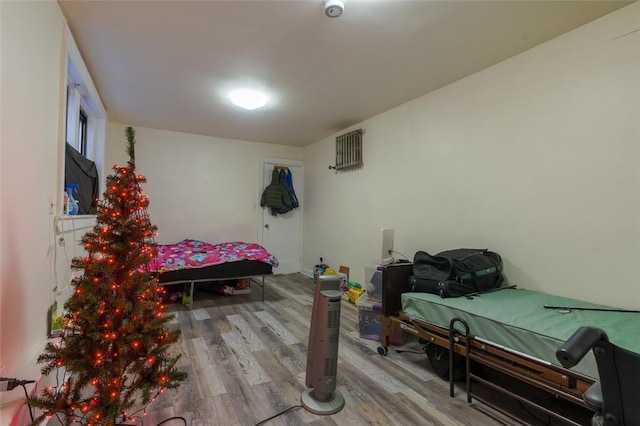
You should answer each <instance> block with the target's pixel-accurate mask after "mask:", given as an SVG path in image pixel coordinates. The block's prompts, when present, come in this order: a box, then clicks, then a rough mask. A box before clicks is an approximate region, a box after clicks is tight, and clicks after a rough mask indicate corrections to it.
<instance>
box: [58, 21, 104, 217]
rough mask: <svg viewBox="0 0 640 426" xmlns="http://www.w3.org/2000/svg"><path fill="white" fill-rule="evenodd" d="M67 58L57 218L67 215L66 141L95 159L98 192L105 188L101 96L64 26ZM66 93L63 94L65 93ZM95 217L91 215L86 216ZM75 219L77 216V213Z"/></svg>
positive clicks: (89, 157) (59, 153)
mask: <svg viewBox="0 0 640 426" xmlns="http://www.w3.org/2000/svg"><path fill="white" fill-rule="evenodd" d="M64 38H65V46H66V58H65V59H66V60H65V61H64V63H65V66H64V76H63V77H64V79H63V80H62V81H63V82H64V84H63V87H61V95H62V96H61V107H62V108H63V110H64V111H65V112H66V114H65V120H64V122H63V123H62V129H61V131H60V134H61V137H60V144H59V150H58V155H59V158H58V160H59V161H58V164H59V168H58V178H57V181H58V188H61V190H60V191H58V192H59V194H60V195H59V199H58V203H57V205H58V206H59V207H58V208H57V209H56V210H57V214H58V217H59V218H62V219H65V218H68V216H67V215H63V214H62V212H63V206H62V204H63V200H62V198H63V197H62V188H64V175H65V154H64V153H65V144H66V143H69V144H70V145H71V146H73V147H74V148H75V149H77V150H78V151H80V153H81V154H82V155H84V156H85V157H86V158H88V159H90V160H91V161H94V162H95V163H96V167H97V169H98V177H99V180H100V189H99V191H100V193H102V192H103V190H104V171H105V152H106V129H107V114H106V110H105V108H104V106H103V104H102V100H101V99H100V95H99V94H98V91H97V89H96V87H95V85H94V83H93V80H92V78H91V75H90V74H89V71H88V69H87V67H86V65H85V62H84V60H83V58H82V55H81V54H80V51H79V50H78V47H77V45H76V43H75V40H74V38H73V35H72V34H71V31H70V30H69V28H68V27H66V28H65V37H64ZM65 92H66V96H64V93H65ZM80 111H82V112H83V113H84V114H85V116H86V127H85V128H84V129H81V116H80ZM82 130H83V133H84V140H83V141H81V138H80V135H81V131H82ZM86 216H90V217H91V218H94V217H95V216H93V215H86ZM74 218H76V219H78V216H75V217H74Z"/></svg>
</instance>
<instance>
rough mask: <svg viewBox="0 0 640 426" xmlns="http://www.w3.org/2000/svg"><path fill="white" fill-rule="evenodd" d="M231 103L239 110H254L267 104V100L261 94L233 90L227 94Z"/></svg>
mask: <svg viewBox="0 0 640 426" xmlns="http://www.w3.org/2000/svg"><path fill="white" fill-rule="evenodd" d="M229 99H230V100H231V103H232V104H234V105H236V106H239V107H240V108H244V109H248V110H250V111H251V110H254V109H258V108H262V107H263V106H265V105H266V104H267V98H266V97H265V96H264V95H263V94H262V93H258V92H255V91H253V90H247V89H242V90H235V91H233V92H231V93H229Z"/></svg>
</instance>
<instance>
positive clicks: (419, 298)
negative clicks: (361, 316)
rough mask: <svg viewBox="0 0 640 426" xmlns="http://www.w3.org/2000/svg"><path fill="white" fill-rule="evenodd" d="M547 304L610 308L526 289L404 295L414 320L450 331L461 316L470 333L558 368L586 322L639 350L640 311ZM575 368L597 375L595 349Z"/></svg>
mask: <svg viewBox="0 0 640 426" xmlns="http://www.w3.org/2000/svg"><path fill="white" fill-rule="evenodd" d="M545 304H547V305H557V306H582V307H589V308H608V309H611V308H609V307H607V306H603V305H596V304H592V303H587V302H582V301H578V300H575V299H569V298H565V297H560V296H553V295H550V294H546V293H541V292H536V291H532V290H525V289H504V290H500V291H494V292H491V293H486V294H482V295H480V296H474V297H473V298H472V299H467V298H466V297H458V298H447V299H443V298H441V297H440V296H438V295H435V294H429V293H403V294H402V310H403V312H404V313H405V314H406V315H408V316H409V317H411V318H414V319H418V320H421V321H424V322H427V323H430V324H433V325H436V326H439V327H444V328H447V329H448V328H449V322H450V320H451V319H452V318H461V319H463V320H465V321H466V322H467V324H469V328H470V332H471V334H472V335H474V336H478V337H479V338H481V339H483V340H486V341H488V342H491V343H493V344H495V345H497V346H500V347H504V348H507V349H509V350H511V351H516V352H519V353H522V354H525V355H528V356H531V357H534V358H536V359H538V360H542V361H545V362H548V363H551V364H553V365H557V366H558V367H560V363H559V362H558V360H557V359H556V356H555V352H556V350H557V349H558V348H559V347H560V346H561V345H562V344H563V343H564V342H565V341H566V340H567V339H568V338H569V337H570V336H571V335H572V334H573V333H574V332H575V331H576V330H577V329H578V328H579V327H580V326H583V325H591V326H595V327H599V328H601V329H603V330H604V331H605V332H606V333H607V335H608V336H609V340H610V341H611V342H612V343H614V344H615V345H618V346H620V347H623V348H625V349H628V350H631V351H633V352H638V353H640V325H639V324H640V323H639V322H638V320H639V319H640V314H637V313H624V312H601V311H580V310H572V311H570V312H564V313H563V311H561V310H557V309H545V308H544V306H543V305H545ZM460 331H463V330H462V328H461V329H460ZM572 370H574V371H576V372H578V373H581V374H584V375H586V376H588V377H591V378H594V379H595V378H597V377H598V369H597V366H596V362H595V358H594V357H593V353H591V352H589V354H587V356H585V357H584V358H583V359H582V361H580V363H579V364H578V365H576V366H575V367H574V368H573V369H572Z"/></svg>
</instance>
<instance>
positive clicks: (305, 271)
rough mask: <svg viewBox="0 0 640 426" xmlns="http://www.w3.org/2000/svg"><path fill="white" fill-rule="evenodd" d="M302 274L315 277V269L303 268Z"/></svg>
mask: <svg viewBox="0 0 640 426" xmlns="http://www.w3.org/2000/svg"><path fill="white" fill-rule="evenodd" d="M300 273H301V274H302V275H304V276H307V277H309V278H313V270H312V269H305V268H302V271H301V272H300Z"/></svg>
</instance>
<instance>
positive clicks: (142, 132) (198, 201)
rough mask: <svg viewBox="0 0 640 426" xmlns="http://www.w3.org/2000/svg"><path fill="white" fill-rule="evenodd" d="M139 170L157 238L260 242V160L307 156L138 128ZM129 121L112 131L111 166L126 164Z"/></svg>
mask: <svg viewBox="0 0 640 426" xmlns="http://www.w3.org/2000/svg"><path fill="white" fill-rule="evenodd" d="M132 127H133V128H134V129H135V130H136V168H137V171H138V173H140V174H142V175H144V176H145V177H146V178H147V183H146V184H144V186H143V187H142V189H143V191H144V193H145V194H146V195H148V196H149V202H150V204H149V214H150V215H151V222H152V223H153V224H154V225H156V226H158V237H157V242H159V243H172V242H178V241H181V240H183V239H185V238H193V239H199V240H203V241H210V242H217V241H234V240H240V241H257V240H258V231H257V226H258V225H257V224H258V209H260V210H262V208H261V207H260V206H259V202H260V195H261V194H260V193H258V185H259V183H260V182H261V181H260V180H261V179H262V170H259V169H258V162H259V159H260V158H262V157H273V158H282V159H290V160H301V159H302V156H303V149H302V148H295V147H289V146H283V145H269V144H264V143H256V142H246V141H237V140H229V139H221V138H212V137H206V136H199V135H193V134H187V133H177V132H170V131H165V130H157V129H150V128H145V127H138V126H135V125H134V126H132ZM125 128H126V125H124V124H120V123H111V124H110V125H109V127H108V129H107V141H108V142H107V155H106V158H107V164H108V165H109V166H112V165H113V164H115V163H118V162H119V163H120V164H124V163H125V162H126V161H127V159H128V157H127V155H126V151H125V148H126V143H127V142H126V138H125V135H124V129H125Z"/></svg>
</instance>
